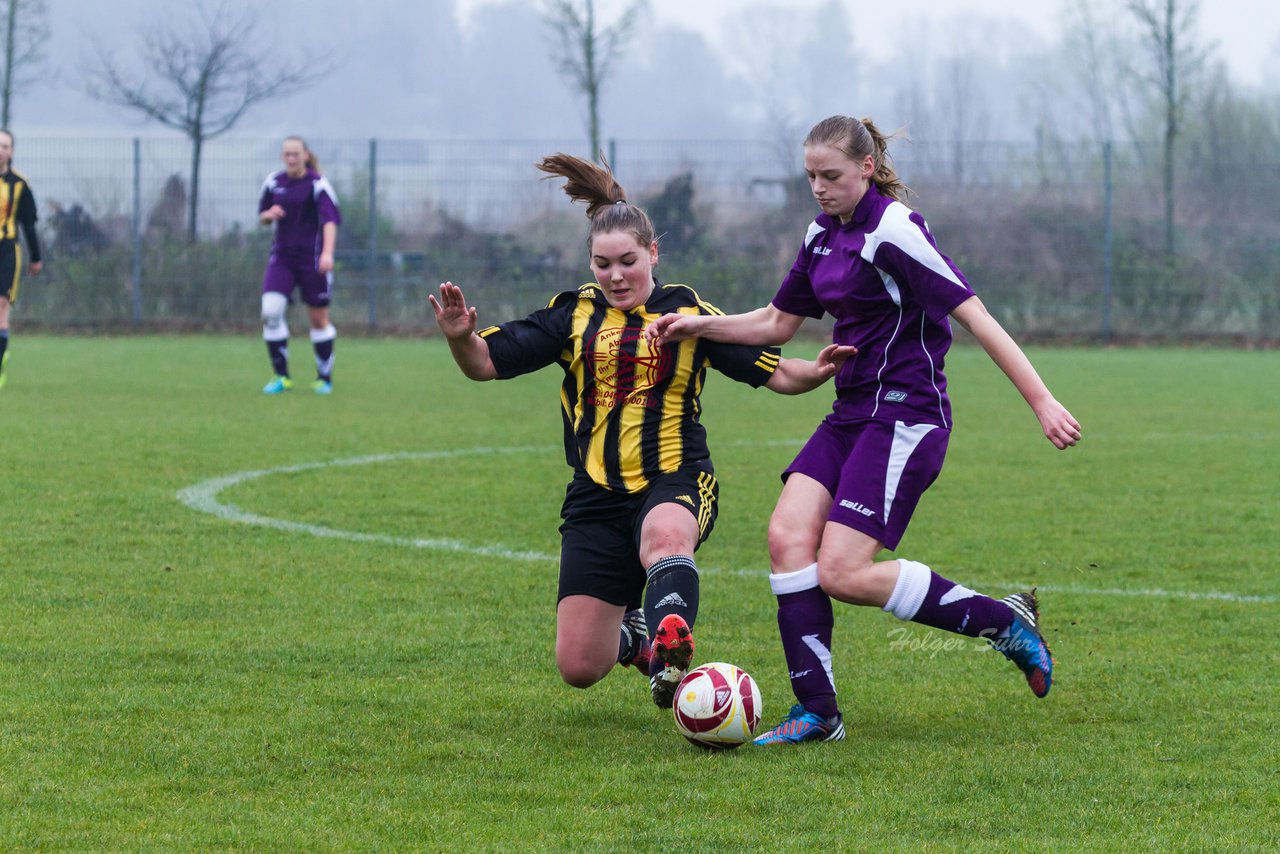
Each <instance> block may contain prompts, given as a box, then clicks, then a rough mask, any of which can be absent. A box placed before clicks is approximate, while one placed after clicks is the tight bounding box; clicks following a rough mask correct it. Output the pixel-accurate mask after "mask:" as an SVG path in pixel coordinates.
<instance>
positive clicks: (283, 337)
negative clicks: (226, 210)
mask: <svg viewBox="0 0 1280 854" xmlns="http://www.w3.org/2000/svg"><path fill="white" fill-rule="evenodd" d="M280 159H281V160H283V161H284V169H283V170H281V171H279V172H273V173H272V174H271V175H268V176H267V180H266V183H264V184H263V186H262V196H261V198H259V200H258V219H259V221H261V222H262V223H263V224H264V225H271V224H274V225H275V239H274V240H273V241H272V244H271V257H270V258H269V259H268V260H267V271H266V274H265V275H264V276H263V279H262V337H263V338H264V339H265V340H266V342H267V354H268V355H269V356H270V358H271V370H272V372H273V374H274V375H273V376H272V377H271V379H270V380H269V381H268V382H267V384H266V385H265V386H263V388H262V390H263V391H264V392H265V393H267V394H280V393H281V392H283V391H288V390H289V389H290V388H292V387H293V381H292V380H291V379H290V378H289V324H288V321H287V320H286V319H285V310H286V309H287V308H288V307H289V303H290V302H291V301H292V299H293V291H294V288H297V289H298V290H299V291H301V294H302V301H303V302H305V303H306V304H307V314H308V315H309V319H310V321H311V346H312V349H314V350H315V357H316V379H315V382H313V383H312V384H311V388H312V389H313V390H314V391H315V392H316V394H330V393H332V392H333V346H334V339H335V338H337V336H338V332H337V330H336V329H334V328H333V324H332V323H330V322H329V302H330V300H331V299H332V296H333V294H332V289H333V247H334V243H335V242H336V241H337V236H338V225H339V223H341V222H342V216H341V214H340V213H339V211H338V195H337V193H335V192H334V191H333V187H332V186H331V185H330V184H329V182H328V180H326V179H325V178H324V176H323V175H321V174H320V167H319V164H318V163H317V162H316V157H315V155H314V154H312V153H311V152H310V151H309V150H308V149H307V144H306V143H305V142H303V141H302V139H301V138H299V137H296V136H291V137H287V138H286V139H285V141H284V144H283V145H282V146H281V147H280Z"/></svg>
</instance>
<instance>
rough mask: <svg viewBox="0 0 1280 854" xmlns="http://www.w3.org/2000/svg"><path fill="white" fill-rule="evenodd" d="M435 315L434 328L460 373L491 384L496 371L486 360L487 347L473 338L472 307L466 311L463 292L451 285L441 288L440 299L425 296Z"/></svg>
mask: <svg viewBox="0 0 1280 854" xmlns="http://www.w3.org/2000/svg"><path fill="white" fill-rule="evenodd" d="M427 299H429V300H431V307H432V308H433V309H435V312H436V324H437V325H439V327H440V331H441V332H443V333H444V337H445V340H447V341H448V342H449V352H450V353H451V354H453V360H454V361H455V362H457V363H458V367H459V368H461V369H462V373H463V374H464V375H465V376H467V377H468V378H470V379H473V380H494V379H497V378H498V369H497V368H495V367H494V366H493V360H492V359H490V358H489V345H488V344H486V343H485V340H484V339H483V338H481V337H480V336H479V335H477V334H476V317H477V313H476V309H475V306H471V307H470V308H468V307H467V301H466V299H464V298H463V296H462V289H461V288H459V287H458V286H457V285H455V284H454V283H453V282H444V283H443V284H441V285H440V299H439V300H437V299H436V298H435V295H433V294H428V295H427Z"/></svg>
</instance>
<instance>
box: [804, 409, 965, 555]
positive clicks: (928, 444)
mask: <svg viewBox="0 0 1280 854" xmlns="http://www.w3.org/2000/svg"><path fill="white" fill-rule="evenodd" d="M950 438H951V431H950V430H947V429H946V428H944V427H938V426H936V425H933V424H906V423H904V422H902V421H896V422H895V421H879V420H875V419H865V420H861V421H851V422H844V423H839V424H832V423H831V421H830V419H828V420H826V421H823V422H822V423H821V424H820V425H818V429H817V430H816V431H815V432H814V434H813V436H812V437H810V439H809V441H808V443H806V444H805V446H804V448H803V449H802V450H801V451H800V453H799V454H798V455H797V456H796V458H795V459H794V460H793V461H792V462H791V465H790V466H788V467H787V470H786V471H785V472H783V473H782V479H783V480H784V481H785V480H786V479H787V478H788V477H789V476H790V475H791V474H792V473H793V472H799V473H800V474H803V475H807V476H809V477H811V478H813V479H814V480H816V481H818V483H821V484H822V485H823V486H825V487H826V488H827V491H828V492H830V493H831V497H832V502H831V512H830V514H828V516H827V519H828V520H829V521H832V522H838V523H839V524H841V525H845V526H847V527H850V528H853V529H854V530H856V531H861V532H862V533H864V534H866V535H867V536H870V537H874V538H875V539H876V540H878V541H880V542H882V543H884V545H885V548H887V549H896V548H897V547H898V543H899V541H901V540H902V535H903V534H905V533H906V531H907V523H908V522H910V521H911V514H912V513H914V512H915V509H916V505H917V504H919V503H920V497H921V496H922V495H924V491H925V490H926V489H928V488H929V486H930V485H932V483H933V482H934V481H935V480H937V479H938V473H939V472H941V471H942V461H943V459H944V458H945V457H946V455H947V442H948V440H949V439H950Z"/></svg>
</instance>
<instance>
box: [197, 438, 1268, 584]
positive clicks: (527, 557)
mask: <svg viewBox="0 0 1280 854" xmlns="http://www.w3.org/2000/svg"><path fill="white" fill-rule="evenodd" d="M732 444H734V445H753V446H755V445H764V446H783V445H792V446H798V445H800V444H801V443H800V442H797V441H790V440H771V441H749V440H748V441H740V442H734V443H732ZM555 450H557V449H556V448H552V447H541V448H538V447H507V448H459V449H456V450H451V451H405V452H401V453H394V454H369V455H367V456H361V457H348V458H346V459H339V460H329V461H326V462H318V463H299V464H297V465H291V466H278V467H276V468H269V469H257V470H254V471H242V472H236V473H235V474H229V475H225V476H223V477H215V478H211V479H209V480H203V481H200V482H199V483H196V484H193V485H191V486H188V487H186V488H184V489H180V490H178V492H177V493H176V495H175V497H176V498H177V499H178V501H180V502H181V503H183V504H185V505H186V506H188V507H190V508H191V509H192V510H196V511H198V512H200V513H207V514H209V515H210V516H215V517H217V518H219V519H222V520H224V521H227V522H238V523H241V524H246V525H256V526H258V527H261V528H272V529H274V530H277V531H291V532H294V533H299V534H308V535H310V536H313V537H327V538H330V539H335V540H347V541H349V542H356V543H377V544H379V545H386V546H400V547H406V548H414V549H432V550H435V551H445V552H454V553H458V554H474V555H482V556H485V557H496V558H502V559H504V560H522V561H530V562H535V563H536V562H542V563H557V562H558V561H559V556H558V555H554V554H544V553H542V552H533V551H525V550H520V549H512V548H509V547H507V546H504V545H501V544H476V543H467V542H463V541H461V540H453V539H446V538H439V537H393V536H390V535H388V534H365V533H361V532H359V531H344V530H342V529H340V528H329V527H325V526H323V525H310V524H307V523H305V522H293V521H290V520H288V519H276V518H273V517H271V516H263V515H260V514H258V513H250V512H248V511H246V510H242V509H240V508H239V507H236V506H235V505H234V504H228V503H225V502H223V501H220V500H219V499H218V495H219V494H220V493H221V492H223V491H224V490H226V489H230V488H231V487H233V486H239V485H240V484H242V483H246V482H248V481H251V480H256V479H258V478H262V477H270V476H272V475H277V474H292V473H295V472H303V471H315V470H318V469H325V468H331V467H335V466H363V465H373V464H376V463H388V462H397V461H400V460H441V459H451V458H455V457H466V456H477V455H482V454H485V455H487V454H532V453H547V452H551V451H555ZM699 571H700V572H706V573H714V574H724V575H738V576H743V577H748V578H752V577H754V578H759V579H760V580H761V581H762V582H763V581H764V579H765V578H766V577H767V576H768V574H769V573H768V570H765V569H717V568H715V567H699ZM1000 586H1001V587H1003V588H1006V589H1009V590H1015V589H1020V588H1021V587H1024V586H1025V585H1018V584H1003V585H1000ZM1038 589H1040V590H1046V591H1051V592H1055V593H1070V594H1077V595H1081V596H1130V597H1141V598H1153V599H1185V600H1192V601H1195V600H1210V601H1219V602H1239V603H1274V602H1277V601H1280V596H1254V595H1247V594H1239V593H1223V592H1216V591H1191V590H1165V589H1162V588H1158V587H1152V588H1133V589H1129V588H1120V587H1082V586H1076V585H1054V584H1041V585H1038Z"/></svg>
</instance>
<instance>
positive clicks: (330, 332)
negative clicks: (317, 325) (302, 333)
mask: <svg viewBox="0 0 1280 854" xmlns="http://www.w3.org/2000/svg"><path fill="white" fill-rule="evenodd" d="M337 337H338V330H337V329H335V328H334V327H333V324H332V323H330V324H329V325H328V326H326V327H325V328H324V329H312V330H311V340H312V341H314V342H315V343H317V344H319V343H320V342H322V341H332V340H333V339H335V338H337Z"/></svg>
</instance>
